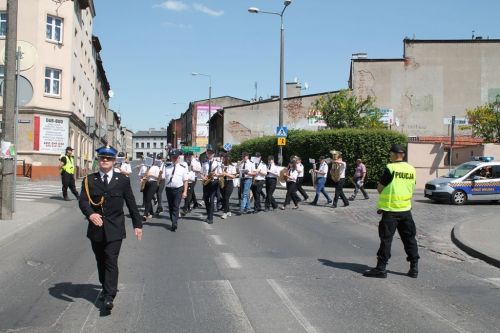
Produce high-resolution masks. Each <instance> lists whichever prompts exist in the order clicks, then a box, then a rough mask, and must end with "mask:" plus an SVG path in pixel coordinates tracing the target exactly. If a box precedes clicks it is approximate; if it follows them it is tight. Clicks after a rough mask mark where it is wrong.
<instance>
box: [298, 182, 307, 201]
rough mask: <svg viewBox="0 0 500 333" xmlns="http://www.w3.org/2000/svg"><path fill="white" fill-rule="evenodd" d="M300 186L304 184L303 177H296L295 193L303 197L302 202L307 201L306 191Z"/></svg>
mask: <svg viewBox="0 0 500 333" xmlns="http://www.w3.org/2000/svg"><path fill="white" fill-rule="evenodd" d="M302 184H304V177H297V191H299V192H300V194H301V195H302V196H303V197H304V200H307V199H309V196H308V195H307V193H306V191H304V189H303V188H302Z"/></svg>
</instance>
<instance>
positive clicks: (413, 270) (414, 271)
mask: <svg viewBox="0 0 500 333" xmlns="http://www.w3.org/2000/svg"><path fill="white" fill-rule="evenodd" d="M406 275H408V276H409V277H411V278H414V279H416V278H417V276H418V261H412V262H411V263H410V270H409V271H408V273H407V274H406Z"/></svg>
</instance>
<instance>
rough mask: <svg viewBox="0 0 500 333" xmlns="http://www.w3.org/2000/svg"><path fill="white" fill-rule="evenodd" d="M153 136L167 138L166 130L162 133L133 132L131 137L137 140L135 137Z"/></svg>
mask: <svg viewBox="0 0 500 333" xmlns="http://www.w3.org/2000/svg"><path fill="white" fill-rule="evenodd" d="M153 136H164V137H166V136H167V130H164V131H137V132H135V133H134V134H133V135H132V137H134V138H137V137H153Z"/></svg>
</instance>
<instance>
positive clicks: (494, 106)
mask: <svg viewBox="0 0 500 333" xmlns="http://www.w3.org/2000/svg"><path fill="white" fill-rule="evenodd" d="M467 117H468V118H469V124H471V125H472V135H474V136H476V137H481V138H483V139H484V141H485V142H497V143H500V96H499V95H497V98H496V101H495V102H493V103H488V104H486V105H481V106H478V107H476V108H474V109H467Z"/></svg>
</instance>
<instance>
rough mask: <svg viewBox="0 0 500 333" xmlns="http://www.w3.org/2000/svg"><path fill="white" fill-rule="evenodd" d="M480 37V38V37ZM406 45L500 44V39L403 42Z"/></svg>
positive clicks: (406, 40) (409, 40)
mask: <svg viewBox="0 0 500 333" xmlns="http://www.w3.org/2000/svg"><path fill="white" fill-rule="evenodd" d="M478 37H479V36H478ZM403 42H404V43H406V44H464V43H467V44H470V43H500V39H489V38H479V39H478V38H474V39H410V38H405V39H404V40H403Z"/></svg>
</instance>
